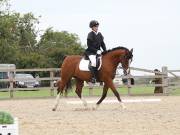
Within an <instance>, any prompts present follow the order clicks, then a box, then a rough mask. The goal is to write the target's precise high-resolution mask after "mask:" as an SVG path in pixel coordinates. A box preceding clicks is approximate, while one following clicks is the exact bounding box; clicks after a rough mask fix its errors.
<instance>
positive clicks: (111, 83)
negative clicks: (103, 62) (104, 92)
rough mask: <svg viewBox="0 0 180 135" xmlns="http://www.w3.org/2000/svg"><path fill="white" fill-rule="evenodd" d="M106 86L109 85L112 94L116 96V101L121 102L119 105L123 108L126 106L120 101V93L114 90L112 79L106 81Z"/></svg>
mask: <svg viewBox="0 0 180 135" xmlns="http://www.w3.org/2000/svg"><path fill="white" fill-rule="evenodd" d="M107 86H109V88H111V90H112V92H113V93H114V95H115V96H116V97H117V99H118V101H119V102H120V104H121V107H122V108H123V109H125V108H126V106H125V105H124V103H123V102H122V100H121V98H120V95H119V93H118V91H117V90H116V87H115V86H114V83H113V80H112V79H109V80H108V81H107Z"/></svg>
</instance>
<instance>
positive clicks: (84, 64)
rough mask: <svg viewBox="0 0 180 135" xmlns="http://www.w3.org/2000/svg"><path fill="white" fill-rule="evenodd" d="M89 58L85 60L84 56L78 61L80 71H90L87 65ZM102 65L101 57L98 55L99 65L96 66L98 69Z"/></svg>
mask: <svg viewBox="0 0 180 135" xmlns="http://www.w3.org/2000/svg"><path fill="white" fill-rule="evenodd" d="M89 62H90V61H89V60H85V59H84V58H82V59H81V61H80V63H79V69H80V70H81V71H90V70H89V68H88V66H89ZM101 65H102V57H100V65H99V67H98V70H100V68H101Z"/></svg>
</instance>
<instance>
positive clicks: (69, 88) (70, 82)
mask: <svg viewBox="0 0 180 135" xmlns="http://www.w3.org/2000/svg"><path fill="white" fill-rule="evenodd" d="M71 90H72V80H71V79H70V80H69V81H68V82H67V83H66V87H65V93H64V94H65V96H67V94H68V93H69V92H70V91H71Z"/></svg>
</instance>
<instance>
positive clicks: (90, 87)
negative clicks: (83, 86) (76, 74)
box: [88, 82, 93, 96]
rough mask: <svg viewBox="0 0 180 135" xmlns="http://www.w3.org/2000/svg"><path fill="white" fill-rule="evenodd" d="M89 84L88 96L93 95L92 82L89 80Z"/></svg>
mask: <svg viewBox="0 0 180 135" xmlns="http://www.w3.org/2000/svg"><path fill="white" fill-rule="evenodd" d="M88 85H89V96H92V95H93V84H92V83H91V82H89V83H88Z"/></svg>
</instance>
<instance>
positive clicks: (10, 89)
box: [9, 76, 14, 98]
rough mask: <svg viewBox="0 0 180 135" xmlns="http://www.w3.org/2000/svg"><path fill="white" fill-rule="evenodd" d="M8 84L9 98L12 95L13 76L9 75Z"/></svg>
mask: <svg viewBox="0 0 180 135" xmlns="http://www.w3.org/2000/svg"><path fill="white" fill-rule="evenodd" d="M9 82H10V86H9V92H10V98H13V97H14V93H13V92H14V90H13V77H12V76H10V78H9Z"/></svg>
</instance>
